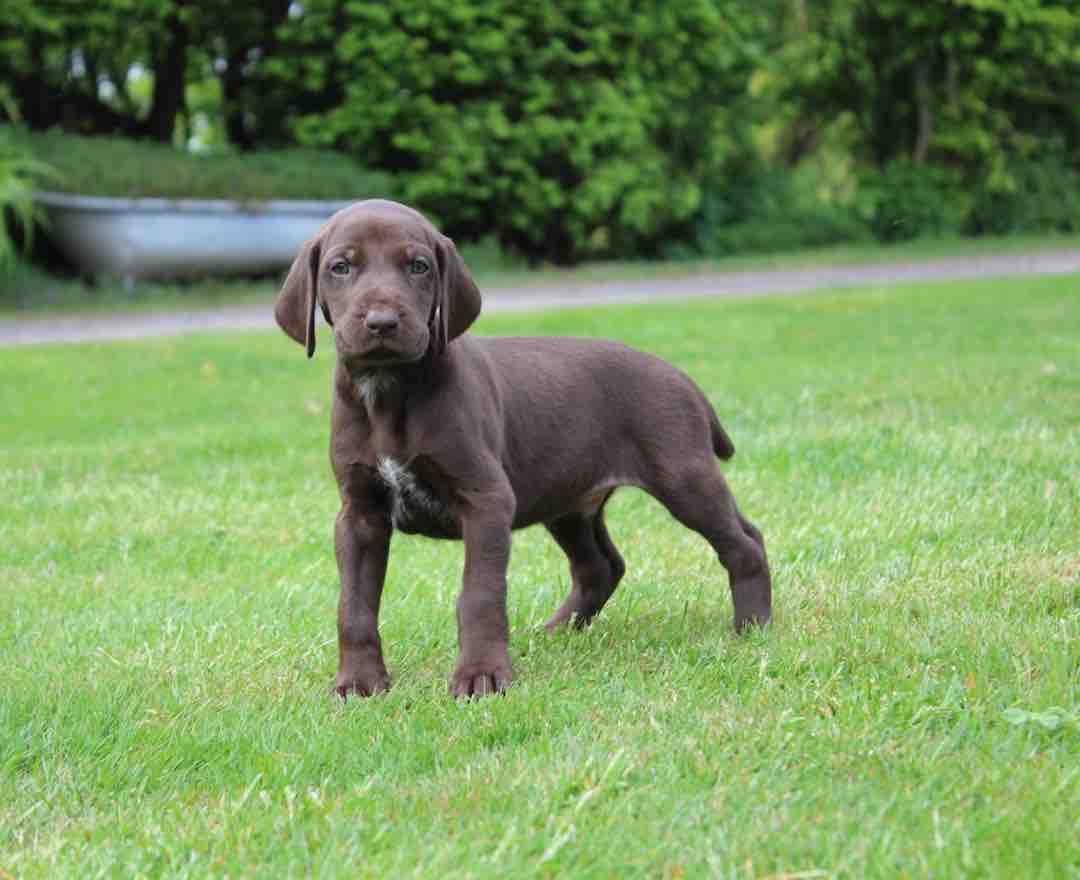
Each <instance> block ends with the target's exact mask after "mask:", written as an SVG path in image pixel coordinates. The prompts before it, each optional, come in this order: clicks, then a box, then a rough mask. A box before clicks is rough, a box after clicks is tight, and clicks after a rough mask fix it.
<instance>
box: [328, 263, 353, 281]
mask: <svg viewBox="0 0 1080 880" xmlns="http://www.w3.org/2000/svg"><path fill="white" fill-rule="evenodd" d="M351 271H352V266H350V265H349V261H348V260H335V261H334V262H332V263H331V264H330V274H331V275H337V276H338V278H344V277H345V276H346V275H348V274H349V273H350V272H351Z"/></svg>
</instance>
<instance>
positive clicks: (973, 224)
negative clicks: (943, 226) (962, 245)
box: [967, 151, 1080, 235]
mask: <svg viewBox="0 0 1080 880" xmlns="http://www.w3.org/2000/svg"><path fill="white" fill-rule="evenodd" d="M972 201H973V204H972V208H971V213H970V215H969V217H968V220H967V226H968V231H969V232H972V233H975V234H977V235H1007V234H1015V233H1026V232H1057V233H1072V232H1077V231H1080V170H1078V169H1077V167H1075V166H1070V165H1068V164H1067V163H1066V162H1065V161H1064V159H1063V158H1062V156H1061V154H1060V153H1054V152H1053V151H1047V152H1046V154H1044V155H1042V156H1038V157H1034V158H1031V159H1013V160H1012V161H1011V162H1008V163H1007V164H1005V165H1004V167H1003V168H1002V169H1001V170H1000V171H999V172H998V173H996V174H994V175H991V176H989V177H988V178H986V179H983V180H981V181H979V182H978V183H977V185H976V187H975V190H974V194H973V199H972Z"/></svg>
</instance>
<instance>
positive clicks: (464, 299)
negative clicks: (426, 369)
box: [274, 199, 480, 373]
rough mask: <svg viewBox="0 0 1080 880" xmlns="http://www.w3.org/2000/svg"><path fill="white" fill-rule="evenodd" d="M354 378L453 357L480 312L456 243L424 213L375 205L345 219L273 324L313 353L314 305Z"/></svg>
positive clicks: (324, 232)
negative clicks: (449, 351) (452, 345)
mask: <svg viewBox="0 0 1080 880" xmlns="http://www.w3.org/2000/svg"><path fill="white" fill-rule="evenodd" d="M316 304H318V306H319V307H320V308H321V309H322V313H323V317H325V318H326V322H327V323H328V324H330V325H331V326H332V327H333V328H334V343H335V344H336V346H337V353H338V358H339V360H341V361H342V363H343V364H344V365H345V367H346V368H347V369H348V370H349V371H350V372H352V373H362V372H363V371H365V370H368V369H371V368H373V367H384V368H385V367H391V368H392V367H394V366H400V365H404V364H409V363H414V362H416V361H419V360H421V359H423V358H424V356H425V355H428V354H430V355H433V356H435V357H437V356H439V355H441V354H442V353H443V351H445V349H446V346H447V344H448V343H449V342H450V340H452V339H454V338H455V337H457V336H460V335H461V334H462V333H464V332H465V331H466V330H467V329H468V327H469V325H470V324H472V322H473V321H475V320H476V316H477V315H478V314H480V291H479V290H478V289H477V287H476V284H475V283H474V282H473V280H472V276H470V275H469V271H468V269H467V268H466V267H465V263H464V262H463V261H462V259H461V257H460V256H458V252H457V248H455V247H454V243H453V242H452V241H451V240H450V239H449V238H447V237H446V236H445V235H441V234H440V233H439V232H438V230H436V229H435V227H434V226H432V225H431V224H430V223H429V222H428V221H427V220H426V219H425V218H424V217H423V215H421V214H420V213H418V212H417V211H414V210H413V209H412V208H408V207H406V206H405V205H399V204H397V203H396V202H388V201H383V200H381V199H371V200H369V201H364V202H357V203H356V204H354V205H350V206H349V207H348V208H344V209H342V210H341V211H338V212H337V213H336V214H335V215H334V216H333V217H331V218H330V219H329V220H328V221H327V222H326V224H325V225H324V226H323V227H322V229H320V230H319V232H318V233H317V234H316V235H315V237H314V238H313V239H311V240H310V241H309V242H307V244H305V245H304V246H303V247H302V248H301V249H300V253H299V255H298V256H297V257H296V260H295V261H294V262H293V265H292V269H290V270H289V275H288V277H287V278H286V279H285V284H284V286H283V287H282V288H281V292H280V293H279V294H278V298H277V303H276V305H275V307H274V317H275V318H276V319H277V322H278V325H279V326H280V327H281V329H282V330H284V331H285V332H286V333H287V334H288V335H289V336H290V337H292V338H293V339H295V340H296V341H297V342H299V343H300V344H301V345H304V346H306V347H307V353H308V357H311V355H312V354H314V352H315V306H316Z"/></svg>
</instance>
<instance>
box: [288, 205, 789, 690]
mask: <svg viewBox="0 0 1080 880" xmlns="http://www.w3.org/2000/svg"><path fill="white" fill-rule="evenodd" d="M316 305H318V306H319V307H320V308H321V309H322V313H323V315H324V317H325V318H326V321H327V323H328V324H330V325H332V327H333V330H334V342H335V344H336V346H337V366H336V368H335V371H334V403H333V416H332V421H331V437H330V461H331V464H332V466H333V469H334V475H335V476H336V477H337V482H338V486H339V489H340V493H341V511H340V513H339V514H338V517H337V525H336V530H335V550H336V555H337V563H338V570H339V573H340V576H341V599H340V603H339V605H338V644H339V651H340V654H339V665H338V673H337V681H336V689H337V692H338V693H339V694H340V695H341V696H343V697H344V696H346V695H347V694H349V693H350V692H352V693H357V694H362V695H364V696H368V695H371V694H375V693H378V692H379V691H383V690H385V689H386V688H388V687H389V686H390V678H389V676H388V675H387V672H386V665H385V664H384V662H383V656H382V648H381V644H380V640H379V631H378V615H379V599H380V597H381V595H382V588H383V578H384V575H385V573H386V561H387V554H388V551H389V547H390V533H391V530H392V529H394V528H397V529H400V530H401V531H403V532H406V533H409V534H421V535H427V536H428V537H432V538H455V539H463V540H464V541H465V573H464V580H463V585H462V590H461V595H460V596H459V598H458V602H457V616H458V640H459V655H458V661H457V667H456V668H455V670H454V673H453V676H452V677H451V679H450V690H451V692H452V693H453V694H454V696H457V697H466V696H471V695H479V694H486V693H491V692H497V691H502V690H504V689H505V688H506V687H507V686H508V685H509V684H510V681H511V679H512V676H513V673H512V672H511V667H510V656H509V654H508V653H507V643H508V638H509V626H508V623H507V617H506V569H507V563H508V562H509V560H510V532H511V530H512V529H518V528H523V527H525V526H529V525H533V524H535V523H542V524H543V525H544V526H545V528H547V530H548V531H549V532H551V534H552V536H553V537H554V538H555V540H556V541H557V542H558V544H559V546H560V547H562V549H563V550H564V551H565V553H566V555H567V557H568V558H569V560H570V573H571V578H572V583H573V586H572V588H571V590H570V594H569V595H568V596H567V597H566V601H564V602H563V604H562V607H561V608H559V610H558V611H556V612H555V614H554V615H553V616H552V618H551V619H550V620H549V621H548V623H547V625H548V626H549V627H555V626H559V625H561V624H566V623H573V624H575V625H577V626H583V625H585V624H587V623H588V622H589V621H590V620H591V619H592V617H593V616H594V615H595V614H596V613H597V612H598V611H599V610H600V609H601V608H602V607H603V605H604V603H605V602H606V601H607V599H608V597H610V596H611V594H612V592H613V591H614V590H615V586H616V585H617V584H618V582H619V579H620V578H621V577H622V575H623V571H624V568H625V567H624V565H623V560H622V557H620V556H619V552H618V550H616V549H615V545H614V544H612V542H611V537H610V536H609V535H608V532H607V529H606V528H605V526H604V505H605V504H606V503H607V500H608V499H609V498H610V497H611V493H612V492H614V491H615V489H616V488H617V487H618V486H624V485H629V486H637V487H639V488H641V489H644V490H645V491H647V492H649V493H650V494H651V495H653V496H654V497H656V498H658V499H659V500H660V501H661V502H662V503H663V504H664V505H665V506H666V507H667V508H668V510H669V511H670V512H671V513H672V515H673V516H674V517H675V518H676V519H678V520H679V521H680V522H681V523H683V524H684V525H686V526H688V527H689V528H691V529H694V530H695V531H697V532H700V533H701V534H702V535H703V536H704V537H705V539H706V540H707V541H708V542H709V543H710V544H711V545H712V547H713V549H714V550H715V551H716V554H717V556H718V557H719V559H720V562H721V563H723V565H724V567H725V568H726V569H727V571H728V575H729V579H730V582H731V595H732V599H733V601H734V606H735V626H736V628H737V629H742V628H743V627H744V626H746V625H747V624H750V623H756V624H765V623H767V622H768V620H769V615H770V611H771V604H772V586H771V581H770V576H769V566H768V562H767V561H766V558H765V547H764V543H763V541H762V538H761V533H760V532H759V531H758V530H757V529H756V528H755V527H754V526H753V525H752V524H751V523H750V522H749V521H748V520H747V519H746V518H745V517H743V515H742V514H741V513H740V512H739V510H738V508H737V507H736V506H735V501H734V499H733V498H732V496H731V492H730V491H729V490H728V487H727V484H726V483H725V482H724V479H723V477H721V476H720V472H719V470H718V468H717V464H716V456H719V457H720V458H725V459H726V458H730V457H731V455H732V454H733V453H734V451H735V449H734V447H733V446H732V444H731V441H730V440H729V439H728V437H727V435H726V434H725V433H724V429H723V428H722V427H720V423H719V421H717V418H716V415H715V413H714V412H713V410H712V408H711V407H710V405H709V403H708V401H707V400H706V399H705V396H704V395H703V394H702V392H701V391H700V390H699V389H698V388H697V387H696V386H695V385H694V384H693V382H691V381H690V379H688V378H687V377H686V376H685V375H683V374H682V373H681V372H679V371H678V370H677V369H675V368H674V367H672V366H670V365H669V364H667V363H665V362H664V361H661V360H660V359H658V358H655V357H653V356H651V355H648V354H642V353H641V352H637V351H634V350H633V349H630V348H627V347H626V346H624V345H620V344H618V343H614V342H600V341H594V340H586V339H559V338H479V337H476V338H474V337H472V336H467V335H463V334H464V333H465V331H466V330H467V329H468V327H469V325H470V324H472V322H473V321H474V320H475V319H476V316H477V315H478V314H479V313H480V292H479V291H478V290H477V288H476V285H475V284H474V283H473V280H472V278H471V277H470V275H469V272H468V269H466V267H465V264H464V263H463V262H462V260H461V258H460V257H459V256H458V253H457V250H456V249H455V247H454V243H453V242H452V241H450V239H448V238H446V237H445V236H443V235H440V234H439V232H438V231H436V229H435V228H434V227H433V226H432V225H431V224H430V223H429V222H428V221H427V220H425V219H424V217H423V216H421V215H420V214H419V213H417V212H416V211H414V210H412V209H411V208H407V207H405V206H404V205H399V204H396V203H394V202H387V201H381V200H372V201H365V202H359V203H357V204H355V205H352V206H351V207H349V208H346V209H344V210H342V211H339V212H338V213H337V214H335V215H334V216H333V217H331V218H330V220H329V221H327V223H326V224H325V225H324V226H323V227H322V229H321V230H319V232H318V234H317V235H316V236H315V237H314V238H313V239H312V240H311V241H309V242H308V243H307V244H306V245H304V247H303V249H302V251H301V252H300V255H299V256H298V257H297V258H296V261H295V262H294V263H293V266H292V269H291V271H290V272H289V275H288V278H287V279H286V281H285V285H284V287H283V288H282V290H281V293H280V294H279V296H278V300H277V304H276V307H275V317H276V318H277V322H278V324H280V325H281V327H282V329H283V330H284V331H285V332H286V333H287V334H288V335H289V336H291V337H292V338H293V339H295V340H296V341H297V342H299V343H301V344H302V345H305V346H306V347H307V352H308V356H309V357H310V356H311V354H312V353H313V352H314V350H315V308H316Z"/></svg>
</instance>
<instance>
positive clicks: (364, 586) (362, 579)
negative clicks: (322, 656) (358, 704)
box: [334, 500, 390, 699]
mask: <svg viewBox="0 0 1080 880" xmlns="http://www.w3.org/2000/svg"><path fill="white" fill-rule="evenodd" d="M334 550H335V554H336V556H337V564H338V574H339V575H340V576H341V597H340V599H339V601H338V673H337V680H336V681H335V683H334V690H335V691H336V692H337V693H338V695H339V696H340V697H341V698H342V699H344V698H346V697H347V696H348V695H349V694H350V693H353V694H359V695H360V696H364V697H370V696H372V695H373V694H377V693H380V692H382V691H385V690H387V689H388V688H389V687H390V676H389V675H388V674H387V672H386V664H385V663H384V662H383V656H382V643H381V642H380V640H379V600H380V598H381V597H382V589H383V580H384V578H385V577H386V559H387V556H388V555H389V553H390V522H389V520H388V518H387V516H386V514H385V513H383V512H381V511H377V510H363V509H359V508H357V507H356V506H355V505H354V504H353V503H352V502H350V501H348V500H346V501H345V502H344V503H343V504H342V506H341V511H340V513H338V517H337V523H336V525H335V528H334Z"/></svg>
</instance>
